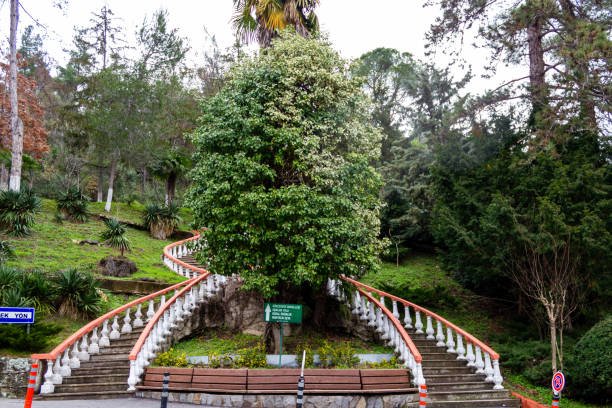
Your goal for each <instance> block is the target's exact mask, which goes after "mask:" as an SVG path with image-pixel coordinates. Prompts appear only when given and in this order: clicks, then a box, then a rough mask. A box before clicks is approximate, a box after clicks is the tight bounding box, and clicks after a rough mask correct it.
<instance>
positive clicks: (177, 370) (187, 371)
mask: <svg viewBox="0 0 612 408" xmlns="http://www.w3.org/2000/svg"><path fill="white" fill-rule="evenodd" d="M166 372H167V373H170V376H172V375H173V374H179V375H192V374H193V368H186V367H147V374H161V375H164V373H166Z"/></svg>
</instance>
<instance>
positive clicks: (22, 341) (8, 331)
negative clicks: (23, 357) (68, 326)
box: [0, 322, 62, 352]
mask: <svg viewBox="0 0 612 408" xmlns="http://www.w3.org/2000/svg"><path fill="white" fill-rule="evenodd" d="M61 330H62V327H61V326H59V325H55V324H46V323H38V322H37V323H34V324H33V325H31V326H30V334H27V333H26V328H25V327H23V325H12V324H3V325H0V349H1V348H11V349H12V348H15V347H16V346H17V347H18V348H19V351H29V352H41V351H44V350H45V349H47V347H48V346H49V342H50V341H51V339H52V338H53V336H54V335H56V334H57V333H59V332H60V331H61Z"/></svg>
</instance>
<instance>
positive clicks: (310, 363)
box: [297, 344, 314, 368]
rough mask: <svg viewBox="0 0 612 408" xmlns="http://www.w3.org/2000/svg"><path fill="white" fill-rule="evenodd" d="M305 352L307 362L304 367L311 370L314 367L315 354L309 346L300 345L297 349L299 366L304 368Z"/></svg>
mask: <svg viewBox="0 0 612 408" xmlns="http://www.w3.org/2000/svg"><path fill="white" fill-rule="evenodd" d="M304 351H305V352H306V361H305V362H304V367H306V368H311V367H314V353H313V352H312V349H311V348H310V346H309V345H308V344H300V345H298V347H297V358H298V365H299V366H300V367H301V366H302V357H303V356H304Z"/></svg>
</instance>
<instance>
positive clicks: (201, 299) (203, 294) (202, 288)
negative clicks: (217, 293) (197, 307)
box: [198, 281, 206, 303]
mask: <svg viewBox="0 0 612 408" xmlns="http://www.w3.org/2000/svg"><path fill="white" fill-rule="evenodd" d="M199 289H200V291H199V293H198V303H203V302H204V297H206V286H204V284H203V283H202V281H200V283H199Z"/></svg>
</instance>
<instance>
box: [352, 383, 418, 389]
mask: <svg viewBox="0 0 612 408" xmlns="http://www.w3.org/2000/svg"><path fill="white" fill-rule="evenodd" d="M363 389H364V390H408V389H412V388H411V386H410V384H406V385H405V386H400V385H399V384H364V385H363Z"/></svg>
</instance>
